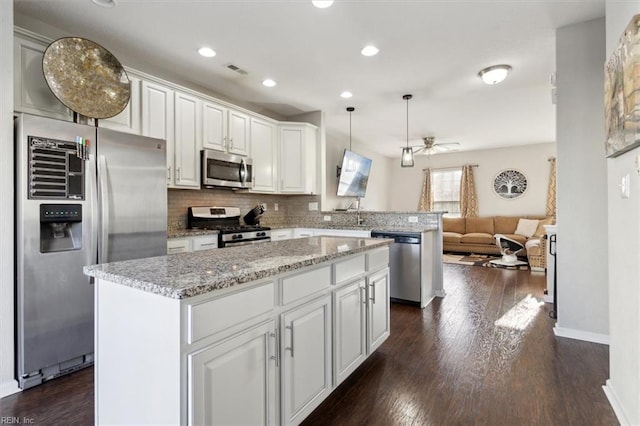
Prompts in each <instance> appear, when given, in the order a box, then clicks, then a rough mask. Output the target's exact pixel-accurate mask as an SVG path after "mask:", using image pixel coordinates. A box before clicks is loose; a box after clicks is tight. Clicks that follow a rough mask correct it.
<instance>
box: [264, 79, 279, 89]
mask: <svg viewBox="0 0 640 426" xmlns="http://www.w3.org/2000/svg"><path fill="white" fill-rule="evenodd" d="M262 85H263V86H267V87H274V86H275V85H276V82H275V81H273V80H272V79H270V78H267V79H265V80H264V81H263V82H262Z"/></svg>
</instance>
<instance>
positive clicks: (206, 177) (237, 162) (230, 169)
mask: <svg viewBox="0 0 640 426" xmlns="http://www.w3.org/2000/svg"><path fill="white" fill-rule="evenodd" d="M202 186H204V187H212V186H213V187H215V186H219V187H225V188H231V189H248V188H252V187H253V161H252V160H251V158H247V157H241V156H239V155H233V154H227V153H224V152H217V151H213V150H210V149H203V150H202Z"/></svg>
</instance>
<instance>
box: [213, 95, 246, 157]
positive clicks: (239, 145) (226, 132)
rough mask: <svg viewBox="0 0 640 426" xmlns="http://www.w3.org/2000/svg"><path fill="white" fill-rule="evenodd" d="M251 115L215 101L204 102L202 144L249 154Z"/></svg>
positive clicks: (240, 153)
mask: <svg viewBox="0 0 640 426" xmlns="http://www.w3.org/2000/svg"><path fill="white" fill-rule="evenodd" d="M249 122H250V119H249V116H248V115H247V114H245V113H242V112H240V111H236V110H234V109H230V108H227V107H225V106H223V105H220V104H217V103H215V102H211V101H207V100H203V102H202V146H203V148H208V149H213V150H216V151H222V152H228V153H230V154H237V155H242V156H245V157H246V156H248V155H249V152H250V146H249V145H250V141H249V134H250V132H249Z"/></svg>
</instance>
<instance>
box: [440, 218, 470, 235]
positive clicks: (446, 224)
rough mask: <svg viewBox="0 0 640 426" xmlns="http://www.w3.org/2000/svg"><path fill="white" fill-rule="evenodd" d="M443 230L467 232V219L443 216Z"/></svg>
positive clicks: (459, 232)
mask: <svg viewBox="0 0 640 426" xmlns="http://www.w3.org/2000/svg"><path fill="white" fill-rule="evenodd" d="M442 230H443V231H444V232H456V233H458V234H464V233H465V232H467V230H466V228H465V219H464V218H462V217H443V218H442Z"/></svg>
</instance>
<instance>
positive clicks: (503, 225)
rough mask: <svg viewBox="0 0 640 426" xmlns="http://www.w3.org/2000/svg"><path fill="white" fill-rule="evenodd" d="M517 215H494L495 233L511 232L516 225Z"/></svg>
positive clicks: (518, 218)
mask: <svg viewBox="0 0 640 426" xmlns="http://www.w3.org/2000/svg"><path fill="white" fill-rule="evenodd" d="M519 220H520V217H519V216H496V217H494V218H493V226H494V228H495V233H496V234H513V233H514V232H515V230H516V228H517V227H518V221H519Z"/></svg>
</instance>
